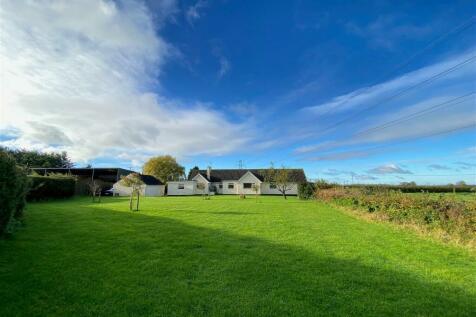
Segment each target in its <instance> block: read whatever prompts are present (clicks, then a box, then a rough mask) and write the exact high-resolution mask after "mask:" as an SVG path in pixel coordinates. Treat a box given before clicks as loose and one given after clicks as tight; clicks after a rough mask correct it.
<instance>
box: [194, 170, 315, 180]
mask: <svg viewBox="0 0 476 317" xmlns="http://www.w3.org/2000/svg"><path fill="white" fill-rule="evenodd" d="M266 170H267V169H265V168H263V169H211V173H210V179H208V177H207V170H199V171H197V170H192V173H191V175H190V178H189V179H190V180H191V179H192V178H194V177H195V176H196V175H197V173H200V174H201V175H202V176H203V177H205V178H206V179H208V180H209V181H210V182H222V181H227V180H228V181H231V180H239V179H240V178H241V177H242V176H243V175H245V174H246V172H248V171H250V172H251V173H253V175H255V176H256V177H257V178H258V179H259V180H261V181H263V180H264V173H265V171H266ZM287 170H288V173H289V174H288V175H289V181H290V182H296V183H305V182H306V175H305V174H304V170H303V169H302V168H296V169H294V168H293V169H287Z"/></svg>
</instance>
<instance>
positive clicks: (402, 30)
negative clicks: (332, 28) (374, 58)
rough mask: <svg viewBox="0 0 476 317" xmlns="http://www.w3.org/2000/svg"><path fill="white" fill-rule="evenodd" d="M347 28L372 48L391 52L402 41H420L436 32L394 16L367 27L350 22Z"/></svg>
mask: <svg viewBox="0 0 476 317" xmlns="http://www.w3.org/2000/svg"><path fill="white" fill-rule="evenodd" d="M345 27H346V29H347V31H348V32H349V33H351V34H354V35H356V36H359V37H362V38H364V39H366V40H368V41H369V43H370V45H371V46H373V47H375V48H385V49H389V50H391V49H393V48H394V47H395V45H396V44H398V43H399V42H400V41H402V40H409V39H419V38H421V37H423V36H427V35H428V34H430V33H431V32H433V31H434V28H432V26H430V25H428V24H424V25H415V24H412V23H404V22H402V20H401V19H399V17H397V16H394V15H382V16H379V17H377V19H375V20H374V21H372V22H370V23H368V24H365V25H361V24H357V23H354V22H348V23H346V24H345Z"/></svg>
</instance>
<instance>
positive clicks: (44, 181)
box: [27, 175, 76, 201]
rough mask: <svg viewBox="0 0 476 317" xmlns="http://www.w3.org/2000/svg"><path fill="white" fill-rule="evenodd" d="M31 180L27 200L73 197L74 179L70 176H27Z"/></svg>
mask: <svg viewBox="0 0 476 317" xmlns="http://www.w3.org/2000/svg"><path fill="white" fill-rule="evenodd" d="M28 178H29V179H30V180H31V184H32V185H31V190H30V191H29V192H28V195H27V200H33V201H35V200H44V199H54V198H67V197H72V196H73V195H74V191H75V186H76V179H75V178H74V177H72V176H64V175H49V176H39V175H31V176H28Z"/></svg>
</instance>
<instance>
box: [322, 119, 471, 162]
mask: <svg viewBox="0 0 476 317" xmlns="http://www.w3.org/2000/svg"><path fill="white" fill-rule="evenodd" d="M474 127H476V123H471V124H468V125H465V126H462V127H458V128H453V129H449V130H445V131H440V132H436V133H429V134H425V135H421V136H418V137H414V138H409V139H406V140H402V141H399V142H395V143H392V144H383V145H379V146H374V147H370V148H365V149H362V150H361V151H368V150H371V151H372V150H377V149H381V148H386V147H389V146H393V145H396V144H402V143H407V142H411V141H415V140H419V139H424V138H429V137H432V136H438V135H444V134H448V133H452V132H455V131H459V130H466V129H469V128H474ZM340 153H346V152H331V153H327V154H326V155H331V154H340Z"/></svg>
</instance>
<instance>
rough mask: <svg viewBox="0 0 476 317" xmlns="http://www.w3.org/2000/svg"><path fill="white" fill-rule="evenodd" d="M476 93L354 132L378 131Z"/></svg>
mask: <svg viewBox="0 0 476 317" xmlns="http://www.w3.org/2000/svg"><path fill="white" fill-rule="evenodd" d="M475 93H476V92H471V93H469V94H466V95H462V96H459V97H456V98H454V99H451V100H448V101H445V102H443V103H439V104H437V105H434V106H431V107H428V108H426V109H423V110H420V111H417V112H414V113H411V114H409V115H406V116H403V117H400V118H398V119H395V120H391V121H388V122H386V123H383V124H381V125H378V126H375V127H372V128H369V129H366V130H363V131H360V132H358V133H356V134H354V136H357V135H362V134H367V133H369V132H375V131H378V130H382V129H385V128H388V127H389V126H393V125H395V124H398V123H401V122H405V121H408V120H410V119H414V118H417V117H421V116H423V115H426V114H428V113H431V112H433V111H435V110H438V109H439V108H442V107H443V106H446V105H452V106H455V105H458V104H460V103H463V102H465V101H466V100H462V101H459V102H456V103H454V104H452V103H453V102H455V101H457V100H459V99H465V98H466V97H468V96H471V95H474V94H475Z"/></svg>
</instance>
